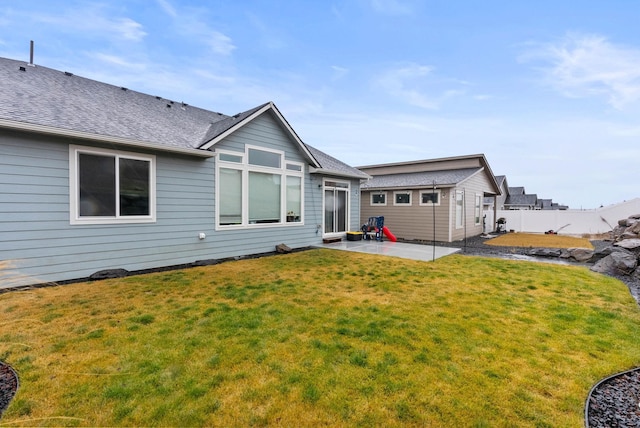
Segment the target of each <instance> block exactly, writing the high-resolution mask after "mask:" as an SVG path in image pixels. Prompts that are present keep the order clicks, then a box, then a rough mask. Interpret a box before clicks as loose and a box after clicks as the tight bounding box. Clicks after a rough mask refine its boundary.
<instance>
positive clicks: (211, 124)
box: [0, 58, 366, 178]
mask: <svg viewBox="0 0 640 428" xmlns="http://www.w3.org/2000/svg"><path fill="white" fill-rule="evenodd" d="M0 100H2V102H1V103H0V120H7V121H12V122H21V123H25V124H30V125H39V126H45V127H50V128H55V129H57V130H64V131H74V132H83V133H88V134H92V135H95V136H101V137H115V138H123V139H127V140H135V141H140V142H144V143H149V144H153V145H158V146H165V147H167V148H179V149H199V148H200V147H202V146H203V145H204V144H205V143H207V142H208V141H210V140H212V139H213V138H215V137H217V136H219V135H221V134H222V133H224V132H225V131H227V130H229V129H231V128H232V127H233V126H235V125H236V124H238V123H241V122H242V121H243V120H245V119H246V118H248V117H249V116H251V115H252V114H253V113H255V112H257V111H259V110H260V109H262V108H263V107H265V106H266V105H267V104H269V103H265V104H262V105H260V106H258V107H255V108H252V109H250V110H247V111H245V112H241V113H238V114H236V115H233V116H229V115H225V114H222V113H218V112H213V111H209V110H205V109H201V108H198V107H193V106H190V105H188V104H185V103H182V102H180V101H173V100H168V99H165V98H162V97H160V96H154V95H148V94H144V93H141V92H137V91H133V90H131V89H127V88H122V87H119V86H114V85H110V84H107V83H102V82H98V81H95V80H91V79H87V78H84V77H80V76H76V75H74V74H72V73H68V72H63V71H58V70H54V69H51V68H47V67H43V66H41V65H35V66H31V65H28V64H27V63H25V62H24V61H17V60H12V59H8V58H0ZM296 138H297V137H296ZM303 144H304V143H303ZM305 146H306V148H307V150H309V151H310V152H311V153H312V156H313V157H314V158H315V159H316V161H317V162H319V164H320V165H321V167H322V169H323V170H327V171H334V172H336V173H338V174H339V173H344V174H347V175H350V176H358V175H361V176H362V177H363V178H364V177H366V174H364V173H362V172H361V171H360V170H358V169H356V168H353V167H351V166H349V165H347V164H345V163H344V162H341V161H339V160H337V159H335V158H333V157H331V156H329V155H327V154H326V153H323V152H321V151H320V150H318V149H316V148H313V147H311V146H309V145H306V144H305Z"/></svg>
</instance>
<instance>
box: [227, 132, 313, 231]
mask: <svg viewBox="0 0 640 428" xmlns="http://www.w3.org/2000/svg"><path fill="white" fill-rule="evenodd" d="M250 149H254V150H261V151H264V152H271V153H276V154H279V155H280V157H281V159H280V160H281V162H280V168H274V167H267V166H261V165H250V164H249V150H250ZM219 154H228V155H233V156H240V157H241V158H242V162H229V161H223V160H220V156H219ZM215 159H216V168H215V180H216V185H215V192H216V194H215V201H216V203H215V210H216V216H215V217H216V218H215V229H216V230H238V229H267V228H273V227H295V226H304V208H305V203H304V197H305V196H304V191H305V189H304V188H305V164H304V163H302V162H297V161H291V160H288V159H286V157H285V153H284V151H282V150H275V149H270V148H267V147H262V146H255V145H251V144H245V147H244V152H236V151H232V150H220V149H217V150H216V158H215ZM287 165H296V166H299V167H300V171H295V170H292V169H288V168H287ZM220 168H228V169H236V170H239V171H242V221H241V223H240V224H229V225H221V224H220V197H219V195H220V188H219V187H218V186H219V185H220ZM249 172H262V173H267V174H277V175H280V178H281V180H280V202H281V203H280V221H279V222H277V223H249ZM287 176H290V177H300V178H301V180H300V184H301V189H300V200H301V204H300V215H299V217H300V221H297V222H287V185H286V183H287Z"/></svg>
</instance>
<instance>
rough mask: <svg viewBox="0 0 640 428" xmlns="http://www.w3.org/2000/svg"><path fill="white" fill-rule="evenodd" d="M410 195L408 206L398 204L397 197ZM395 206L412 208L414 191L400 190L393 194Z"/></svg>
mask: <svg viewBox="0 0 640 428" xmlns="http://www.w3.org/2000/svg"><path fill="white" fill-rule="evenodd" d="M400 194H402V195H407V194H408V195H409V202H407V203H406V204H404V203H398V202H396V195H400ZM393 205H394V206H397V207H410V206H411V205H413V190H398V191H396V192H393Z"/></svg>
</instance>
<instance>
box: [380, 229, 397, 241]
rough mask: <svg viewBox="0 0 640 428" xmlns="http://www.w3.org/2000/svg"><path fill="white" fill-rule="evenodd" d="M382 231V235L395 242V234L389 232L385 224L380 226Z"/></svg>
mask: <svg viewBox="0 0 640 428" xmlns="http://www.w3.org/2000/svg"><path fill="white" fill-rule="evenodd" d="M382 233H384V236H386V237H387V238H389V241H391V242H396V241H397V240H398V238H396V235H394V234H393V233H391V231H390V230H389V228H388V227H387V226H382Z"/></svg>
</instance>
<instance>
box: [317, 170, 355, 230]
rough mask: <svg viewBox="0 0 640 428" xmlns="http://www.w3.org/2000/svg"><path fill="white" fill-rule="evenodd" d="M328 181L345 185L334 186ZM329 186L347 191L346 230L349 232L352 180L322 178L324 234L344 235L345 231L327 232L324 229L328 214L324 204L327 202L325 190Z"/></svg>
mask: <svg viewBox="0 0 640 428" xmlns="http://www.w3.org/2000/svg"><path fill="white" fill-rule="evenodd" d="M327 183H336V184H341V185H344V186H332V185H330V184H327ZM327 188H329V189H336V188H338V189H341V191H344V192H346V197H347V206H346V207H345V208H346V210H345V216H346V218H345V227H346V230H345V232H348V231H349V230H351V182H350V181H345V180H340V179H337V178H326V177H325V178H323V179H322V236H324V237H334V236H344V234H345V232H326V231H325V230H324V225H325V221H326V219H325V216H326V212H325V210H324V204H325V200H324V198H325V195H324V193H325V190H326V189H327Z"/></svg>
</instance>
